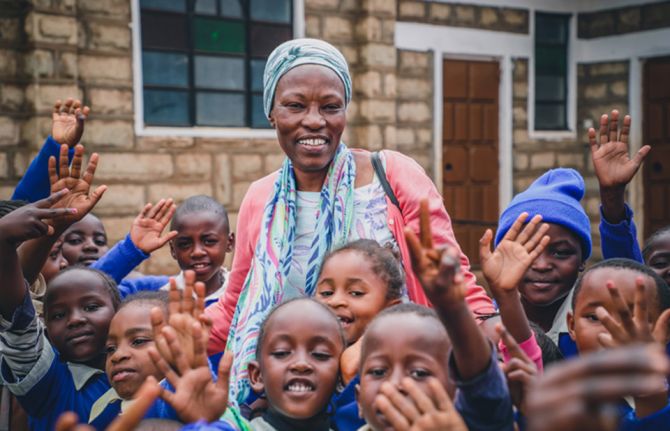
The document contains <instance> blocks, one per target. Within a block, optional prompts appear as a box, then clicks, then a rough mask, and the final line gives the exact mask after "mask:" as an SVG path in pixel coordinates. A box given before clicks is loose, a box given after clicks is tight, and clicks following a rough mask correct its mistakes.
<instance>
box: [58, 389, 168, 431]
mask: <svg viewBox="0 0 670 431" xmlns="http://www.w3.org/2000/svg"><path fill="white" fill-rule="evenodd" d="M159 394H160V387H159V386H158V382H156V379H154V378H153V377H151V376H150V377H148V378H147V380H146V381H145V382H144V383H143V384H142V386H140V389H139V390H138V391H137V394H136V395H135V398H133V401H132V403H131V404H130V405H129V406H128V408H127V409H126V410H125V411H124V412H123V414H122V415H119V416H118V417H117V418H116V419H114V422H112V423H111V424H109V426H108V427H107V431H126V430H133V429H135V428H136V427H137V426H138V425H139V424H140V422H142V420H143V419H144V416H145V415H146V413H147V411H148V410H149V407H151V405H152V404H153V403H154V401H155V400H156V398H158V395H159ZM78 422H79V418H78V417H77V414H76V413H74V412H65V413H63V414H62V415H60V417H59V418H58V421H57V422H56V428H55V430H56V431H93V430H95V428H93V427H92V426H90V425H79V424H78Z"/></svg>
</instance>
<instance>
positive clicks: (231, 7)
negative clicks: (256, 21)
mask: <svg viewBox="0 0 670 431" xmlns="http://www.w3.org/2000/svg"><path fill="white" fill-rule="evenodd" d="M219 2H220V4H221V16H227V17H231V18H242V5H240V0H219Z"/></svg>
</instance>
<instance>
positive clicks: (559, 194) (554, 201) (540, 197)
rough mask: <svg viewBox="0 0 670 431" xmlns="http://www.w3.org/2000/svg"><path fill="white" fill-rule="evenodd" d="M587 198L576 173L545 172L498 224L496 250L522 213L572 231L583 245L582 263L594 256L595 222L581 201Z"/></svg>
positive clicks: (510, 205) (564, 169)
mask: <svg viewBox="0 0 670 431" xmlns="http://www.w3.org/2000/svg"><path fill="white" fill-rule="evenodd" d="M583 197H584V179H583V178H582V176H581V175H580V174H579V172H577V171H575V170H574V169H567V168H558V169H551V170H549V171H547V172H545V173H544V174H543V175H542V176H541V177H539V178H538V179H536V180H535V181H533V184H531V185H530V187H528V188H527V189H526V190H525V191H523V192H521V193H519V194H518V195H516V196H514V199H512V202H510V204H509V206H508V207H507V208H506V209H505V211H503V213H502V215H501V216H500V220H499V221H498V232H496V240H495V244H496V246H497V245H498V243H499V242H500V241H501V240H502V238H503V237H504V236H505V234H506V233H507V231H508V230H509V228H510V227H512V224H513V223H514V221H515V220H516V219H517V217H519V215H520V214H521V213H522V212H527V213H528V220H530V219H531V218H532V217H533V216H535V215H536V214H540V215H541V216H542V221H544V222H547V223H555V224H558V225H561V226H563V227H565V228H567V229H569V230H570V231H572V232H573V233H574V234H575V235H577V237H578V238H579V239H580V241H581V243H582V259H584V260H586V259H588V257H589V256H590V255H591V222H590V220H589V217H588V216H587V215H586V212H585V211H584V208H582V206H581V205H580V204H579V201H581V200H582V198H583Z"/></svg>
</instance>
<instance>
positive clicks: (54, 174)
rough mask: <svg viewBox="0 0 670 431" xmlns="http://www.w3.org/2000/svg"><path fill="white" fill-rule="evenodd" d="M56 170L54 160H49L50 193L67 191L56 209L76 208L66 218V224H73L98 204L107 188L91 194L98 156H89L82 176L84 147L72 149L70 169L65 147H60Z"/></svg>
mask: <svg viewBox="0 0 670 431" xmlns="http://www.w3.org/2000/svg"><path fill="white" fill-rule="evenodd" d="M59 157H60V158H59V164H58V169H57V168H56V158H55V157H53V156H52V157H50V158H49V181H50V182H51V193H56V192H58V191H60V190H63V189H68V190H69V193H68V194H67V195H66V196H64V197H63V199H61V200H59V201H58V203H57V204H56V206H57V207H59V208H60V207H70V208H76V209H77V212H76V213H75V214H73V215H71V216H69V217H66V220H65V222H66V223H74V222H76V221H79V220H81V219H82V218H83V217H84V216H85V215H86V214H88V213H89V212H90V211H91V209H93V207H94V206H95V204H97V203H98V201H99V200H100V198H102V195H103V194H104V193H105V191H106V190H107V186H99V187H97V188H96V189H95V190H93V191H92V192H91V185H92V184H93V179H94V177H95V169H96V168H97V166H98V154H97V153H93V154H91V158H90V160H89V161H88V166H87V167H86V171H85V172H84V174H83V175H82V172H81V168H82V164H83V160H84V147H82V146H81V145H77V146H76V147H75V149H74V157H73V158H72V167H70V166H68V158H67V145H61V148H60V156H59Z"/></svg>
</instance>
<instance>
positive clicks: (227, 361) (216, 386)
mask: <svg viewBox="0 0 670 431" xmlns="http://www.w3.org/2000/svg"><path fill="white" fill-rule="evenodd" d="M190 329H191V336H192V339H193V351H192V356H193V363H189V360H188V358H187V355H186V354H185V353H184V352H185V350H184V346H183V345H181V340H180V338H179V337H178V336H177V334H176V332H175V331H174V329H173V328H172V327H169V326H168V327H165V328H164V329H163V331H162V332H163V335H164V337H165V341H166V342H167V345H168V347H169V349H170V352H171V357H172V358H173V360H174V367H175V369H173V368H172V367H170V365H168V363H167V362H166V360H165V358H163V357H162V356H161V355H160V354H159V353H158V351H156V350H155V349H154V348H150V349H151V350H149V355H150V356H151V359H152V360H153V361H154V363H155V364H156V367H158V369H159V370H161V372H162V373H163V374H164V375H165V378H166V379H167V381H168V382H170V384H171V385H172V386H173V387H174V388H175V391H174V392H170V391H168V390H166V389H162V391H161V394H160V396H161V398H163V399H164V400H165V401H166V402H167V403H168V404H170V405H171V406H172V407H173V408H174V409H175V411H176V412H177V414H178V415H179V418H180V419H181V420H182V421H183V422H185V423H191V422H196V421H198V420H205V421H207V422H212V421H215V420H217V419H219V418H220V417H221V416H222V415H223V413H224V412H225V411H226V408H227V404H228V378H229V375H230V368H231V366H232V364H233V355H232V352H226V353H225V354H224V355H223V358H221V362H220V363H219V369H218V373H217V374H218V376H217V381H216V382H214V380H213V378H212V372H211V370H210V368H209V361H208V359H207V353H206V352H207V338H206V337H205V335H204V333H203V332H204V331H203V329H202V326H201V325H200V323H198V322H192V325H191V328H190Z"/></svg>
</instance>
